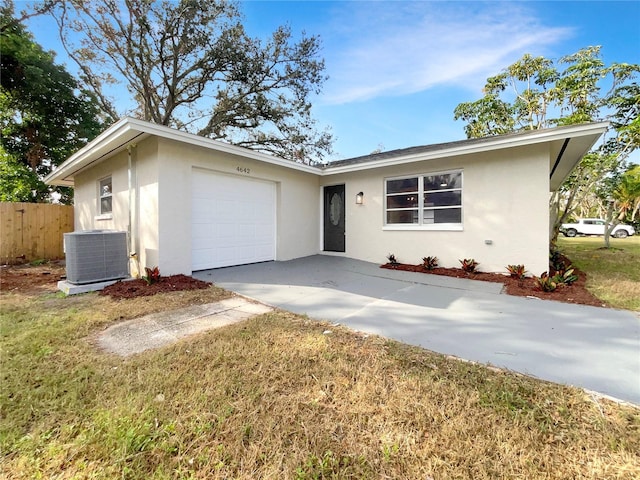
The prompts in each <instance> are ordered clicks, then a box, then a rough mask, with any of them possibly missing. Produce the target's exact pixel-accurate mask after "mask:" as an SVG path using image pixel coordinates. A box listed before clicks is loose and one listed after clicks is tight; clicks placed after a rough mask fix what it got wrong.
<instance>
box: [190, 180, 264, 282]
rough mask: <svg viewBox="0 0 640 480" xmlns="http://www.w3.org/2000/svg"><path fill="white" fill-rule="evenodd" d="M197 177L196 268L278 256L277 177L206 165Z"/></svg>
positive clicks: (194, 210) (194, 198) (193, 246)
mask: <svg viewBox="0 0 640 480" xmlns="http://www.w3.org/2000/svg"><path fill="white" fill-rule="evenodd" d="M192 178H193V180H192V187H193V188H192V192H193V193H192V210H191V212H192V234H191V237H192V241H191V251H192V267H191V268H192V269H193V270H203V269H207V268H219V267H228V266H231V265H242V264H245V263H255V262H263V261H267V260H274V259H275V249H276V244H275V239H276V235H275V231H276V208H275V200H276V193H275V192H276V189H275V184H274V183H272V182H263V181H259V180H254V179H247V178H244V177H234V176H231V175H224V174H218V173H213V172H206V171H201V170H194V171H193V176H192Z"/></svg>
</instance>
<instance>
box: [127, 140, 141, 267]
mask: <svg viewBox="0 0 640 480" xmlns="http://www.w3.org/2000/svg"><path fill="white" fill-rule="evenodd" d="M134 148H136V144H135V143H133V144H130V145H128V146H127V187H128V189H129V208H128V210H129V226H128V232H127V233H128V237H129V259H130V261H129V274H130V275H131V277H133V278H139V277H140V262H139V258H138V253H137V250H136V240H137V236H136V235H135V234H134V232H136V228H134V226H133V222H134V208H133V205H134V201H135V202H136V203H137V201H138V199H137V196H135V192H134V178H133V154H132V153H131V152H132V150H133V149H134ZM134 198H135V200H134ZM136 208H137V206H136ZM135 221H136V222H137V218H135ZM136 227H137V225H136Z"/></svg>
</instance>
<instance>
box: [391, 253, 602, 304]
mask: <svg viewBox="0 0 640 480" xmlns="http://www.w3.org/2000/svg"><path fill="white" fill-rule="evenodd" d="M381 268H387V269H391V270H403V271H405V272H417V273H423V274H427V275H445V276H447V277H456V278H467V279H469V280H481V281H484V282H496V283H502V284H503V285H504V291H505V293H508V294H509V295H515V296H519V297H535V298H540V299H542V300H555V301H558V302H565V303H578V304H582V305H592V306H595V307H606V306H607V305H606V304H605V303H604V302H603V301H602V300H600V299H599V298H597V297H596V296H594V295H593V294H592V293H591V292H589V291H588V290H587V289H586V287H585V285H586V283H587V275H586V273H584V272H581V271H580V270H578V269H577V268H575V269H574V273H575V274H576V275H577V276H578V280H576V281H575V282H574V283H572V284H571V285H565V286H561V287H558V288H557V289H556V290H555V291H553V292H545V291H543V290H541V289H540V288H538V286H537V284H536V282H535V280H534V279H533V278H530V277H527V278H524V279H517V278H512V277H510V276H509V275H507V274H505V275H502V274H500V273H487V272H474V273H467V272H465V271H464V270H462V269H461V268H442V267H436V268H434V269H432V270H427V269H426V268H424V267H423V266H422V265H407V264H403V263H400V264H397V265H392V264H390V263H386V264H384V265H381Z"/></svg>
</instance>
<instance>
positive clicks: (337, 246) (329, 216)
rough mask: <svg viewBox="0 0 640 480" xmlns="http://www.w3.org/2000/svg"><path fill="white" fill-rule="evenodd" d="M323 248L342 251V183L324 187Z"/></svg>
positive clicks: (329, 250)
mask: <svg viewBox="0 0 640 480" xmlns="http://www.w3.org/2000/svg"><path fill="white" fill-rule="evenodd" d="M324 250H325V251H326V252H344V185H334V186H331V187H324Z"/></svg>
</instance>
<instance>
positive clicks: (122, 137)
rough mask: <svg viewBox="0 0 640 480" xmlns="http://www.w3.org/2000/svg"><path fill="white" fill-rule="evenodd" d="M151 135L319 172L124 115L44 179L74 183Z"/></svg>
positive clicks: (46, 180) (294, 163)
mask: <svg viewBox="0 0 640 480" xmlns="http://www.w3.org/2000/svg"><path fill="white" fill-rule="evenodd" d="M150 135H155V136H158V137H161V138H167V139H171V140H176V141H180V142H185V143H188V144H191V145H196V146H200V147H203V148H208V149H212V150H216V151H219V152H224V153H229V154H231V155H238V156H242V157H244V158H250V159H254V160H258V161H261V162H265V163H269V164H272V165H279V166H282V167H286V168H291V169H293V170H298V171H301V172H306V173H314V174H316V175H317V174H319V173H320V169H319V168H318V167H314V166H311V165H304V164H301V163H296V162H293V161H290V160H284V159H281V158H277V157H273V156H271V155H267V154H264V153H260V152H256V151H254V150H250V149H247V148H244V147H239V146H236V145H231V144H228V143H224V142H220V141H217V140H212V139H210V138H205V137H201V136H198V135H194V134H192V133H186V132H182V131H180V130H175V129H173V128H170V127H166V126H164V125H158V124H154V123H149V122H145V121H142V120H137V119H135V118H129V117H125V118H123V119H121V120H119V121H117V122H116V123H114V124H113V125H112V126H111V127H109V128H108V129H106V130H105V131H104V132H103V133H101V134H100V135H98V136H97V137H96V138H95V139H93V140H92V141H91V142H89V143H88V144H87V145H85V146H84V147H83V148H81V149H80V150H78V151H77V152H76V153H75V154H73V155H72V156H71V157H69V158H68V159H67V160H66V161H65V162H63V163H62V164H61V165H60V166H59V167H58V168H56V169H55V170H54V171H53V172H51V173H50V174H49V175H47V176H46V177H45V179H44V182H45V183H47V184H50V185H61V186H73V184H74V180H73V177H74V176H75V175H76V174H77V173H79V172H80V171H82V170H84V169H85V168H87V167H88V166H89V165H92V164H94V163H96V162H100V161H103V160H106V159H107V158H109V157H111V156H113V155H114V154H115V153H117V152H120V151H122V150H124V149H125V148H126V147H127V146H128V145H129V144H131V143H134V141H140V140H141V139H142V138H146V137H147V136H150Z"/></svg>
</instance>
